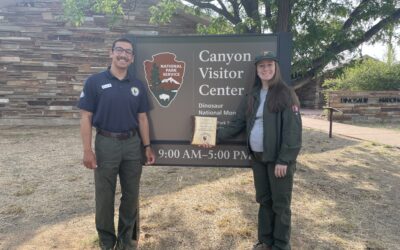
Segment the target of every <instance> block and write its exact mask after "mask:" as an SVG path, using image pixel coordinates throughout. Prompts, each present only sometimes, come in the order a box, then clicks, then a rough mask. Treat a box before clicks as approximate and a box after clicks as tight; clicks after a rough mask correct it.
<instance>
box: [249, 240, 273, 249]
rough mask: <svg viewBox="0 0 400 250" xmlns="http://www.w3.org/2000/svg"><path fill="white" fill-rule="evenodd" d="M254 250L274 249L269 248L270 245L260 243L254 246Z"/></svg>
mask: <svg viewBox="0 0 400 250" xmlns="http://www.w3.org/2000/svg"><path fill="white" fill-rule="evenodd" d="M253 250H272V247H271V246H268V245H267V244H265V243H262V242H258V243H257V244H255V245H254V246H253Z"/></svg>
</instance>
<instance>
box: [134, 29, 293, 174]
mask: <svg viewBox="0 0 400 250" xmlns="http://www.w3.org/2000/svg"><path fill="white" fill-rule="evenodd" d="M131 39H132V41H133V43H134V51H135V62H134V65H133V66H132V67H133V69H132V72H134V74H135V77H136V78H138V79H140V80H141V81H143V83H144V84H145V85H146V86H147V88H148V92H149V101H150V102H151V106H152V110H151V111H150V113H149V120H150V129H151V131H150V136H151V142H152V145H153V149H154V151H155V153H156V157H157V158H156V164H157V165H174V166H226V167H248V166H249V156H248V152H247V146H246V145H247V144H246V138H245V136H244V134H242V135H239V136H238V137H237V138H233V139H232V140H229V141H226V142H221V143H219V144H217V146H216V147H214V148H211V149H204V148H200V147H198V146H193V145H190V142H191V139H192V133H193V116H194V115H196V116H211V117H217V119H218V126H219V127H220V126H226V125H228V124H229V122H230V120H231V119H232V118H233V117H234V115H235V114H236V109H237V107H238V104H239V103H240V100H241V99H242V97H243V95H245V94H246V93H247V91H249V89H250V88H251V85H252V84H253V82H254V75H255V66H254V58H255V57H256V56H257V55H260V54H262V53H265V52H266V51H272V52H274V53H275V54H276V55H277V56H278V58H279V62H280V66H281V72H282V75H283V76H284V78H285V80H286V81H287V82H288V81H289V74H290V73H289V72H290V58H291V53H290V51H291V36H290V35H289V34H288V33H282V34H270V35H241V36H240V35H237V36H178V37H171V36H168V37H163V36H156V37H155V36H145V37H133V38H131Z"/></svg>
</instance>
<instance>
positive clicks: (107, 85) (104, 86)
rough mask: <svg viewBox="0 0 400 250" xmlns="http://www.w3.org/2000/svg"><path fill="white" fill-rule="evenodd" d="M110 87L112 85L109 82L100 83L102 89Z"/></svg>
mask: <svg viewBox="0 0 400 250" xmlns="http://www.w3.org/2000/svg"><path fill="white" fill-rule="evenodd" d="M111 87H112V85H111V83H107V84H104V85H101V88H102V89H108V88H111Z"/></svg>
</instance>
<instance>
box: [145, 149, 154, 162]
mask: <svg viewBox="0 0 400 250" xmlns="http://www.w3.org/2000/svg"><path fill="white" fill-rule="evenodd" d="M145 150H146V152H145V153H146V160H147V161H146V165H152V164H154V163H155V162H156V155H155V154H154V151H153V149H152V148H151V147H146V149H145Z"/></svg>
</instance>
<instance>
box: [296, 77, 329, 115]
mask: <svg viewBox="0 0 400 250" xmlns="http://www.w3.org/2000/svg"><path fill="white" fill-rule="evenodd" d="M296 94H297V96H298V97H299V100H300V104H301V107H302V108H308V109H321V108H322V106H324V97H323V94H322V91H321V84H320V83H319V81H318V80H312V81H311V82H310V83H308V84H306V85H304V86H303V87H301V88H299V89H296Z"/></svg>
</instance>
